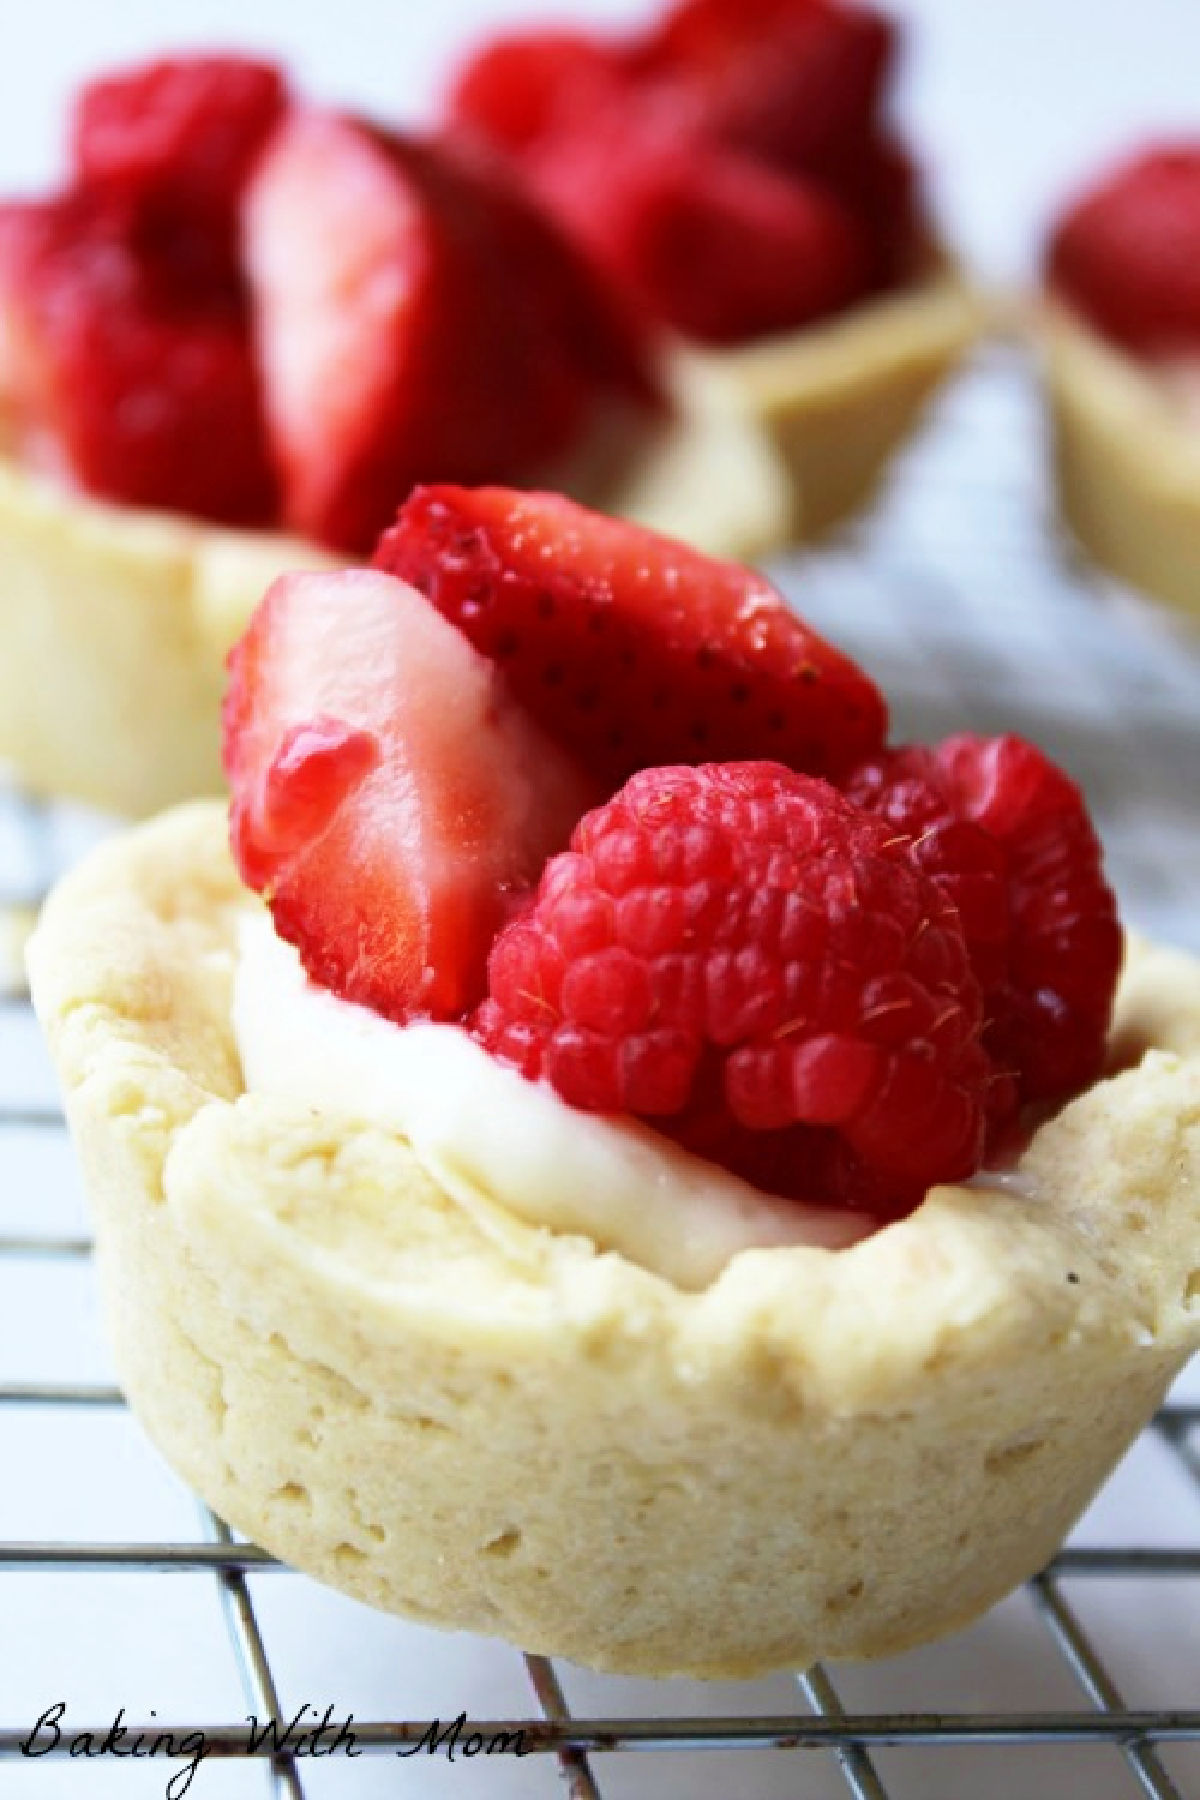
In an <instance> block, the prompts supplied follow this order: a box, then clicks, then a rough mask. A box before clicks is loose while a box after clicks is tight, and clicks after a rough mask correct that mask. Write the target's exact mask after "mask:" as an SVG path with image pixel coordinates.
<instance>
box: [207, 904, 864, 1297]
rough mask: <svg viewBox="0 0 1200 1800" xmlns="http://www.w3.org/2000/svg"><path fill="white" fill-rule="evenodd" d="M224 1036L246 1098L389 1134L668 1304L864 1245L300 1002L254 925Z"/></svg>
mask: <svg viewBox="0 0 1200 1800" xmlns="http://www.w3.org/2000/svg"><path fill="white" fill-rule="evenodd" d="M233 1026H234V1033H235V1036H236V1039H237V1045H238V1050H239V1052H240V1055H241V1059H242V1072H243V1076H244V1078H245V1084H246V1087H247V1090H248V1091H249V1092H251V1093H262V1094H273V1095H276V1096H278V1097H279V1098H281V1099H285V1100H289V1101H292V1102H294V1103H296V1104H298V1105H301V1106H305V1107H310V1108H312V1109H313V1110H314V1111H317V1112H331V1113H339V1114H343V1115H348V1116H349V1117H351V1118H355V1119H358V1120H362V1121H363V1122H365V1123H367V1124H372V1125H378V1126H380V1127H382V1128H383V1129H384V1130H386V1131H394V1132H396V1133H397V1134H398V1135H400V1136H402V1137H404V1138H406V1139H407V1140H408V1141H409V1143H410V1144H411V1145H412V1148H413V1150H414V1152H415V1154H416V1156H417V1158H418V1160H419V1161H420V1162H421V1164H422V1165H423V1166H424V1168H425V1169H426V1170H427V1171H428V1172H429V1174H430V1175H431V1176H432V1177H433V1178H434V1179H435V1180H436V1181H437V1182H438V1183H439V1184H440V1185H441V1186H442V1187H443V1188H444V1189H445V1190H446V1191H447V1192H448V1193H450V1194H451V1195H453V1196H454V1197H455V1198H456V1199H458V1200H460V1201H461V1202H462V1203H463V1204H464V1205H467V1206H468V1207H470V1206H471V1205H472V1204H475V1205H477V1204H478V1201H479V1198H480V1196H481V1195H482V1196H484V1197H485V1198H486V1199H487V1200H489V1201H491V1202H493V1203H495V1204H498V1205H499V1206H501V1207H503V1208H506V1209H507V1210H508V1211H509V1212H510V1213H513V1214H515V1215H516V1216H517V1217H518V1218H520V1219H523V1220H524V1221H525V1222H526V1223H527V1224H530V1225H536V1226H543V1227H545V1228H546V1229H547V1230H550V1231H559V1232H568V1233H573V1234H577V1235H581V1236H583V1237H587V1238H590V1239H591V1240H592V1241H593V1242H594V1243H595V1244H596V1245H597V1246H598V1248H600V1249H601V1250H616V1251H619V1252H620V1253H621V1254H622V1255H623V1256H626V1257H628V1259H629V1260H630V1261H631V1262H635V1263H638V1264H640V1265H641V1267H643V1268H645V1269H649V1270H651V1271H652V1272H653V1273H654V1274H656V1275H661V1276H663V1277H665V1278H666V1279H667V1280H668V1281H672V1282H675V1283H676V1284H677V1285H678V1286H680V1287H683V1288H701V1287H705V1286H706V1285H707V1284H708V1283H709V1282H710V1281H712V1280H714V1279H715V1278H716V1276H717V1275H719V1274H720V1272H721V1270H722V1269H723V1268H724V1267H725V1265H726V1263H728V1261H729V1259H730V1258H731V1257H732V1256H735V1255H736V1254H737V1253H738V1251H740V1250H748V1249H752V1248H755V1247H758V1248H764V1247H770V1246H774V1245H781V1244H809V1245H815V1246H819V1247H822V1248H826V1249H840V1248H842V1247H843V1246H845V1245H847V1244H852V1243H854V1242H856V1241H857V1240H858V1239H859V1238H861V1237H863V1236H865V1235H866V1227H865V1225H864V1223H863V1221H862V1220H861V1218H859V1217H857V1216H855V1215H853V1214H850V1213H847V1212H844V1211H842V1210H841V1209H838V1208H832V1207H821V1206H807V1205H805V1204H803V1203H801V1202H798V1201H793V1200H781V1199H774V1198H772V1197H771V1196H770V1195H767V1194H762V1193H760V1192H759V1191H758V1189H757V1188H753V1187H750V1186H749V1185H748V1184H747V1183H746V1182H743V1181H739V1180H738V1179H737V1178H736V1177H735V1176H733V1175H729V1174H726V1172H725V1171H724V1170H723V1169H720V1168H718V1167H716V1165H715V1164H713V1163H709V1162H705V1161H703V1160H702V1159H701V1158H699V1157H695V1156H690V1155H688V1153H687V1152H686V1151H683V1150H680V1149H678V1148H677V1147H676V1146H675V1145H673V1144H671V1143H670V1142H668V1140H667V1139H665V1138H663V1137H660V1136H659V1135H658V1133H656V1132H653V1131H649V1130H647V1129H644V1128H643V1127H641V1126H640V1125H638V1124H636V1123H634V1122H632V1121H630V1122H628V1123H626V1122H623V1121H614V1120H611V1119H608V1118H602V1117H599V1116H597V1115H595V1114H591V1113H583V1112H578V1111H576V1110H575V1108H574V1107H570V1106H567V1105H566V1104H565V1103H564V1102H563V1101H562V1100H560V1099H559V1098H558V1096H557V1095H556V1094H555V1093H554V1092H553V1091H552V1090H551V1089H550V1088H549V1087H547V1086H545V1085H543V1084H540V1083H535V1082H530V1081H526V1080H525V1079H524V1077H523V1076H521V1075H518V1074H517V1073H516V1072H515V1070H513V1069H509V1068H507V1067H505V1065H504V1064H502V1063H499V1062H497V1061H495V1059H494V1058H493V1057H491V1056H489V1055H488V1053H487V1051H486V1050H483V1049H481V1047H480V1046H479V1045H478V1044H477V1043H475V1041H474V1040H473V1039H472V1038H470V1037H469V1036H468V1035H467V1033H466V1032H465V1031H463V1030H462V1029H461V1028H460V1027H458V1026H456V1025H435V1024H431V1023H430V1022H429V1021H427V1020H419V1021H416V1022H415V1023H413V1024H411V1025H396V1024H393V1023H392V1021H391V1020H389V1019H384V1018H381V1017H380V1016H379V1015H378V1014H377V1013H374V1012H372V1011H370V1009H369V1008H367V1007H364V1006H356V1005H354V1004H352V1003H351V1002H350V1001H347V1000H341V999H339V998H338V997H337V995H335V994H332V993H329V992H328V991H326V990H325V989H323V988H318V987H316V986H314V984H313V983H312V982H310V981H309V980H308V977H307V976H306V975H305V973H304V969H303V967H302V965H301V962H300V958H299V957H298V956H297V954H296V952H295V950H294V949H293V948H292V946H291V945H290V944H286V943H284V942H283V940H282V939H281V938H279V937H278V936H277V935H276V933H275V931H274V929H273V928H272V925H271V922H270V919H269V918H268V917H267V916H266V914H265V913H254V914H247V915H246V917H245V918H244V919H243V921H242V924H241V929H240V944H239V957H238V966H237V976H236V981H235V985H234V1001H233Z"/></svg>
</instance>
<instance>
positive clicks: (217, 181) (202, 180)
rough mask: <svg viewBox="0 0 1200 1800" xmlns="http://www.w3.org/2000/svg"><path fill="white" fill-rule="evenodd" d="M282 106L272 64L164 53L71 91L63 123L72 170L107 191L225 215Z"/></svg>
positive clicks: (232, 206)
mask: <svg viewBox="0 0 1200 1800" xmlns="http://www.w3.org/2000/svg"><path fill="white" fill-rule="evenodd" d="M286 105H287V91H286V88H285V86H284V80H283V76H282V75H281V74H280V72H279V70H278V69H277V68H276V67H275V66H274V64H272V63H262V62H252V61H250V60H249V59H247V58H245V57H240V56H185V57H167V58H164V59H163V60H162V61H160V62H153V63H147V64H145V65H144V66H142V67H140V68H135V69H123V70H121V71H120V72H119V73H117V74H113V75H105V76H103V77H101V78H100V79H99V80H97V81H91V82H89V83H88V84H87V86H86V87H84V88H83V89H81V91H80V94H79V97H78V99H77V100H76V102H75V109H74V116H73V119H72V125H71V138H72V154H73V161H74V165H75V172H76V175H77V176H78V178H79V180H80V181H81V182H82V183H83V184H84V185H85V186H86V187H89V188H94V189H98V190H102V191H103V192H104V193H106V194H107V195H109V196H111V197H113V198H118V199H122V200H132V201H134V202H136V203H138V204H147V203H149V204H152V205H155V206H162V207H165V208H169V209H170V210H173V211H178V210H180V209H183V210H184V211H185V212H191V213H199V214H201V215H203V216H204V217H206V218H209V219H213V220H215V219H217V218H220V217H227V218H228V219H229V220H230V222H231V223H232V220H233V214H234V210H235V208H236V206H237V203H238V200H239V198H240V196H241V191H242V188H243V187H244V186H245V183H246V179H247V177H248V175H249V173H250V170H251V169H252V168H253V166H254V161H255V158H256V157H257V156H258V154H259V152H260V150H261V149H262V147H263V145H264V144H265V143H266V141H267V138H268V137H269V136H270V134H271V131H272V130H273V128H274V127H275V126H276V125H277V124H278V123H279V120H280V119H281V118H282V117H283V114H284V110H285V108H286Z"/></svg>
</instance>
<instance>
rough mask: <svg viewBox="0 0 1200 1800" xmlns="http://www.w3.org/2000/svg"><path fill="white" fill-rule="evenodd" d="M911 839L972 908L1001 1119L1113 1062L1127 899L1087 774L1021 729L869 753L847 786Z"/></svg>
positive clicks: (936, 874) (968, 916)
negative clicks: (1065, 766)
mask: <svg viewBox="0 0 1200 1800" xmlns="http://www.w3.org/2000/svg"><path fill="white" fill-rule="evenodd" d="M844 788H845V792H846V793H847V794H848V795H849V796H850V798H851V799H852V800H854V801H855V802H856V803H857V804H858V805H860V806H863V807H866V808H867V809H868V810H870V811H872V812H876V813H879V814H881V815H882V817H883V818H885V819H886V820H887V821H888V823H889V824H890V825H893V826H894V827H896V828H897V829H898V830H900V831H903V832H904V833H905V834H906V835H908V836H909V837H910V838H911V840H912V855H913V858H914V860H915V861H916V862H917V864H918V866H919V867H920V868H921V869H922V870H924V872H925V873H926V874H927V875H930V876H932V877H933V879H934V880H935V881H936V882H937V884H938V886H939V887H941V889H942V890H943V892H944V893H946V894H947V895H948V896H949V898H950V899H951V900H952V901H953V902H954V904H955V906H956V907H957V908H958V911H959V914H960V916H961V918H962V923H963V930H964V933H965V935H966V940H967V948H968V950H969V952H970V955H971V961H972V964H973V966H974V969H975V973H976V975H977V976H978V978H979V981H980V984H981V986H982V988H983V995H984V1011H985V1015H986V1022H985V1025H984V1033H983V1041H984V1043H985V1045H986V1046H987V1049H988V1052H989V1054H990V1055H991V1057H992V1058H993V1060H994V1062H995V1063H996V1065H997V1068H998V1069H999V1070H1000V1071H1002V1072H1005V1073H1007V1074H1008V1075H1009V1076H1010V1077H1012V1078H1015V1090H1016V1091H1015V1093H1014V1092H1013V1091H1012V1084H1011V1083H1010V1084H1009V1087H1008V1091H1007V1092H1006V1090H1005V1086H1004V1084H1001V1085H1000V1086H998V1088H997V1091H996V1094H995V1095H994V1097H993V1103H992V1108H991V1111H992V1118H993V1122H994V1123H999V1122H1001V1121H1002V1120H1003V1117H1004V1114H1005V1113H1006V1112H1011V1110H1012V1108H1013V1106H1014V1105H1015V1103H1016V1099H1017V1097H1018V1096H1019V1098H1020V1099H1021V1100H1050V1099H1059V1098H1062V1097H1063V1096H1064V1095H1066V1094H1069V1093H1072V1092H1074V1091H1076V1090H1078V1089H1079V1088H1081V1087H1083V1086H1085V1085H1086V1083H1087V1082H1089V1081H1092V1080H1094V1079H1095V1077H1096V1076H1097V1075H1098V1074H1099V1072H1100V1068H1101V1065H1102V1063H1103V1060H1104V1044H1105V1039H1106V1036H1107V1033H1108V1025H1109V1018H1110V1015H1111V1010H1112V998H1113V993H1114V990H1115V988H1116V982H1117V974H1118V970H1119V967H1120V960H1121V933H1120V928H1119V926H1118V924H1117V914H1116V902H1115V901H1114V899H1113V895H1112V892H1111V890H1110V888H1109V887H1108V885H1107V883H1106V882H1105V880H1104V875H1103V871H1102V866H1101V850H1100V844H1099V841H1098V839H1097V837H1096V834H1095V831H1094V830H1093V828H1092V824H1091V820H1090V819H1089V818H1088V813H1087V807H1086V805H1085V803H1084V800H1083V796H1082V795H1081V793H1080V792H1079V789H1078V788H1077V787H1076V786H1075V783H1074V782H1073V781H1072V780H1071V779H1070V777H1069V776H1067V775H1065V774H1064V773H1063V771H1062V770H1061V769H1059V768H1056V767H1055V765H1054V764H1053V763H1052V762H1050V761H1049V759H1048V758H1047V757H1045V756H1044V755H1043V754H1042V752H1041V751H1040V750H1038V749H1037V748H1036V747H1035V746H1034V745H1033V744H1028V743H1026V742H1025V741H1024V740H1023V739H1021V738H1017V737H1001V738H976V737H970V736H962V737H954V738H948V739H947V740H946V742H945V743H943V744H941V745H939V746H937V747H936V748H926V747H925V746H923V745H909V746H908V747H906V748H904V749H899V750H892V751H888V752H885V754H884V755H883V756H880V757H877V758H875V759H874V760H872V761H871V762H868V763H864V764H863V765H862V767H861V768H860V769H858V770H857V771H856V772H855V774H854V775H853V776H852V777H851V778H850V780H849V781H848V782H846V783H845V784H844Z"/></svg>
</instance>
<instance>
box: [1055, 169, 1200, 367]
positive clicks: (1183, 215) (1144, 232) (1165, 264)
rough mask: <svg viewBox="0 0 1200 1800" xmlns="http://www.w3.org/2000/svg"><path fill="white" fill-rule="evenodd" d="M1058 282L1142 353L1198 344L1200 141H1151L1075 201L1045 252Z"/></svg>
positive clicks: (1181, 352)
mask: <svg viewBox="0 0 1200 1800" xmlns="http://www.w3.org/2000/svg"><path fill="white" fill-rule="evenodd" d="M1047 263H1048V273H1049V277H1050V280H1051V282H1052V284H1053V285H1054V287H1055V288H1057V289H1058V291H1059V292H1060V293H1061V294H1063V295H1064V297H1065V298H1066V299H1067V300H1069V301H1070V302H1071V304H1072V305H1073V306H1076V307H1078V309H1079V311H1080V312H1081V313H1082V314H1083V315H1084V317H1085V318H1087V319H1090V320H1091V322H1092V324H1093V325H1094V326H1095V327H1096V329H1097V331H1100V332H1103V333H1104V335H1105V336H1106V337H1110V338H1112V339H1113V340H1114V341H1115V342H1116V343H1118V344H1123V345H1124V346H1125V347H1126V349H1128V350H1132V351H1133V352H1134V354H1135V355H1145V356H1186V355H1193V356H1194V355H1195V353H1196V351H1197V349H1200V142H1191V143H1179V144H1164V145H1160V146H1157V147H1154V148H1152V149H1148V150H1144V151H1143V152H1142V153H1141V154H1140V155H1138V156H1135V157H1134V158H1133V159H1132V160H1131V161H1129V162H1127V163H1124V164H1123V165H1122V166H1121V167H1120V168H1118V169H1115V170H1114V171H1113V172H1112V173H1111V174H1110V175H1109V176H1107V177H1106V179H1104V180H1103V181H1101V182H1100V184H1099V185H1098V186H1097V187H1095V188H1093V189H1092V190H1091V192H1090V193H1087V194H1085V195H1084V196H1083V198H1082V199H1081V200H1079V201H1077V202H1076V204H1075V205H1074V206H1073V207H1071V209H1070V211H1069V212H1068V213H1067V214H1066V216H1065V217H1064V218H1063V219H1062V220H1061V222H1060V223H1059V225H1058V226H1057V228H1056V230H1055V232H1054V235H1053V237H1052V238H1051V240H1050V246H1049V251H1048V256H1047Z"/></svg>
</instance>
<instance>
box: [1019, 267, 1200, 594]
mask: <svg viewBox="0 0 1200 1800" xmlns="http://www.w3.org/2000/svg"><path fill="white" fill-rule="evenodd" d="M1037 330H1038V336H1039V337H1040V340H1041V346H1042V350H1043V360H1044V369H1045V384H1046V395H1047V400H1048V404H1049V408H1050V420H1051V427H1052V434H1053V457H1054V472H1055V479H1056V483H1057V492H1058V504H1059V510H1060V512H1061V514H1062V518H1063V520H1064V522H1065V523H1066V524H1067V525H1068V526H1069V528H1070V530H1071V531H1072V533H1073V534H1074V536H1075V537H1076V538H1077V539H1078V541H1079V543H1080V544H1081V546H1082V547H1083V549H1084V550H1085V551H1086V552H1087V554H1088V555H1089V556H1090V557H1092V559H1093V560H1094V561H1095V562H1097V563H1099V564H1100V565H1101V567H1102V568H1105V569H1107V570H1108V571H1109V573H1110V574H1113V575H1115V576H1117V577H1118V579H1119V580H1121V581H1124V582H1128V583H1129V584H1130V586H1131V587H1135V588H1139V589H1141V590H1142V591H1143V592H1144V593H1147V594H1151V595H1153V596H1154V597H1155V598H1156V599H1159V600H1163V601H1165V602H1166V603H1167V604H1168V605H1169V606H1174V607H1178V608H1180V609H1181V610H1182V611H1184V612H1187V613H1190V614H1192V615H1193V617H1195V618H1200V429H1198V428H1197V425H1196V421H1195V419H1194V417H1193V418H1189V417H1188V416H1187V414H1186V413H1185V411H1184V409H1183V407H1182V406H1181V405H1180V404H1179V402H1178V400H1177V399H1176V398H1175V397H1174V396H1173V395H1172V393H1171V390H1170V388H1169V386H1168V385H1166V384H1165V383H1164V382H1162V381H1161V380H1159V379H1157V378H1156V376H1155V374H1154V372H1153V371H1152V370H1149V369H1145V368H1143V367H1142V366H1141V365H1140V364H1139V363H1138V362H1137V361H1136V359H1135V358H1133V357H1130V356H1126V355H1124V354H1122V352H1121V351H1119V350H1117V349H1115V348H1114V347H1113V346H1111V345H1109V344H1107V343H1105V342H1104V340H1103V339H1102V338H1100V337H1098V336H1097V335H1096V333H1095V332H1093V331H1092V330H1090V329H1089V327H1088V326H1087V325H1085V324H1084V323H1083V322H1082V320H1080V319H1079V318H1078V317H1076V316H1075V315H1074V314H1072V313H1071V312H1069V311H1068V310H1067V309H1066V308H1065V307H1063V306H1059V305H1056V304H1054V303H1047V304H1046V305H1045V306H1044V307H1043V308H1042V309H1041V311H1040V314H1039V319H1038V328H1037Z"/></svg>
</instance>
